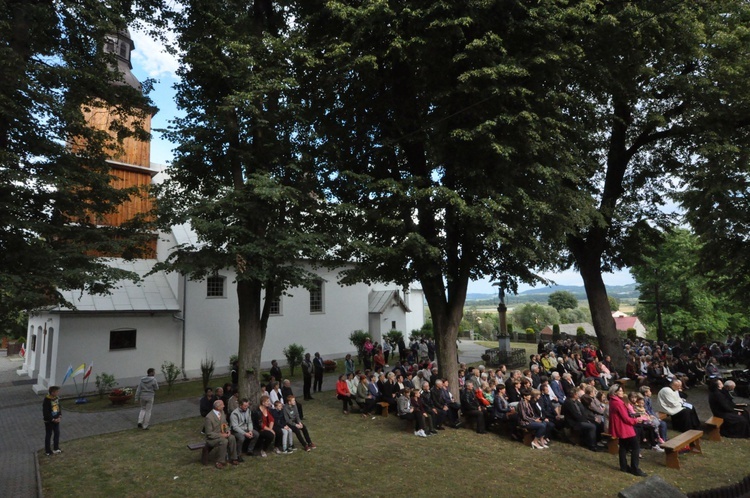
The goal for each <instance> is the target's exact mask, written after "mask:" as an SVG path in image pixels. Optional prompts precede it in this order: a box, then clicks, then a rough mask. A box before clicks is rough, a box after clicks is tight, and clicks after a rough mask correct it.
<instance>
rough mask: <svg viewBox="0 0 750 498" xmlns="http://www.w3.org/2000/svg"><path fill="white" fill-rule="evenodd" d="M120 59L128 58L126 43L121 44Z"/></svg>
mask: <svg viewBox="0 0 750 498" xmlns="http://www.w3.org/2000/svg"><path fill="white" fill-rule="evenodd" d="M120 57H122V58H123V59H127V58H128V46H127V44H126V43H125V42H124V41H121V42H120Z"/></svg>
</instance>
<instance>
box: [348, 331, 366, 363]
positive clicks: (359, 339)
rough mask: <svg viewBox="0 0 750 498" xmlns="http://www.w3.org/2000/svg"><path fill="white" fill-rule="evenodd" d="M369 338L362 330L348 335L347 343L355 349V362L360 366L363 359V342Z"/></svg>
mask: <svg viewBox="0 0 750 498" xmlns="http://www.w3.org/2000/svg"><path fill="white" fill-rule="evenodd" d="M369 337H370V334H368V333H367V332H365V331H364V330H355V331H354V332H352V333H351V334H349V342H351V343H352V346H354V347H355V348H357V361H358V362H359V364H360V365H361V364H362V361H363V360H364V358H365V341H366V340H367V339H368V338H369Z"/></svg>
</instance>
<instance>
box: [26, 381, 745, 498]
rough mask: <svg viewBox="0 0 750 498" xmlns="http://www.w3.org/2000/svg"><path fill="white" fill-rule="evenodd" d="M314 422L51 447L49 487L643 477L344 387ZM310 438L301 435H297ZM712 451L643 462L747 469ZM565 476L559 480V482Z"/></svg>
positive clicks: (188, 428)
mask: <svg viewBox="0 0 750 498" xmlns="http://www.w3.org/2000/svg"><path fill="white" fill-rule="evenodd" d="M304 408H305V423H306V424H307V425H308V427H309V429H310V434H311V436H312V438H313V441H314V442H315V443H316V444H317V445H318V449H316V450H313V451H312V452H311V453H305V452H303V451H297V452H295V453H294V454H292V455H280V456H277V455H273V454H270V455H269V457H268V458H257V457H256V458H246V462H245V463H243V464H241V465H240V466H238V467H236V468H232V467H227V468H226V469H224V470H216V469H214V468H213V467H212V466H202V465H201V464H200V462H199V459H200V453H199V452H197V451H189V450H188V449H187V448H186V444H188V443H191V442H197V441H200V440H201V435H200V434H199V433H198V432H197V430H196V427H197V425H198V424H199V418H198V417H192V418H189V419H185V420H182V421H179V422H172V423H167V424H160V425H154V426H151V428H150V430H149V431H148V432H144V431H139V430H137V429H131V430H126V431H122V432H119V433H114V434H108V435H104V436H96V437H90V438H85V439H79V440H75V441H71V442H67V443H66V444H65V445H64V447H63V448H64V453H62V454H61V455H58V456H55V457H52V458H48V457H45V456H44V455H43V454H41V456H40V457H39V460H40V472H41V476H42V486H43V492H44V496H45V497H48V498H50V497H67V496H71V497H78V496H88V497H108V496H117V497H151V496H159V497H179V498H184V497H186V496H188V497H192V496H211V495H215V494H216V493H221V494H225V493H231V494H234V492H232V491H231V490H237V491H236V493H238V494H243V495H244V494H247V495H250V496H259V495H263V496H295V497H298V496H361V495H364V494H366V495H367V496H368V497H369V496H389V497H391V496H397V495H398V496H430V497H436V496H437V497H441V496H478V495H479V496H487V495H498V494H502V495H504V496H511V497H523V496H538V495H539V494H540V493H543V492H545V490H547V491H548V492H550V493H553V494H555V495H556V496H564V497H567V496H578V497H587V496H596V497H601V496H615V495H616V494H617V492H618V491H619V490H621V489H623V488H625V487H628V486H630V485H632V484H634V483H636V482H638V481H639V480H640V479H638V478H636V477H633V476H631V475H629V474H625V473H622V472H619V471H618V470H617V468H618V464H617V456H616V455H609V454H607V453H591V452H589V451H587V450H584V449H583V448H580V447H574V446H571V445H568V444H565V443H559V442H555V443H554V444H553V446H552V447H551V448H550V449H549V450H544V451H538V450H532V449H530V448H528V447H526V446H523V445H522V444H520V443H517V442H513V441H511V440H510V439H509V438H508V437H507V436H506V435H505V434H500V435H498V434H492V433H490V434H487V435H483V436H481V435H478V434H476V433H475V432H473V431H471V430H468V429H460V430H452V429H448V430H446V431H442V432H440V434H438V435H437V436H434V437H431V438H428V439H422V438H417V437H415V436H414V435H413V434H412V432H411V430H408V429H409V428H410V427H411V426H410V425H409V426H407V423H406V422H404V421H402V420H399V419H398V418H397V417H394V416H392V415H391V416H389V417H387V418H383V417H377V418H376V419H375V420H372V419H370V418H368V419H363V418H362V417H360V416H359V415H358V414H351V415H349V416H345V415H342V414H341V411H340V405H339V402H338V401H337V400H336V399H335V398H334V394H333V393H332V392H328V393H323V394H319V395H316V399H315V401H309V402H305V405H304ZM297 444H299V443H297ZM702 446H703V451H704V455H685V456H681V457H680V463H681V465H682V469H681V470H673V469H668V468H666V467H665V466H664V455H663V454H661V453H656V452H653V451H649V450H643V454H644V458H643V459H642V463H641V467H642V468H643V470H644V471H645V472H647V473H649V474H658V475H660V476H661V477H662V478H664V479H665V480H666V481H667V482H670V483H672V484H674V485H676V486H677V487H679V488H680V489H681V490H682V491H683V492H689V491H696V490H702V489H707V488H713V487H718V486H723V485H726V484H730V483H733V482H737V481H739V480H740V479H742V478H743V477H744V476H745V474H746V473H747V462H748V461H750V441H748V440H729V439H725V440H724V441H723V442H721V443H715V442H709V441H703V443H702ZM553 482H554V483H555V484H554V488H550V486H551V485H552V484H551V483H553Z"/></svg>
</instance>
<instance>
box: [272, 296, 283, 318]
mask: <svg viewBox="0 0 750 498" xmlns="http://www.w3.org/2000/svg"><path fill="white" fill-rule="evenodd" d="M270 308H271V309H270V310H269V314H270V315H280V314H281V296H279V297H277V298H276V299H274V300H273V301H271V304H270Z"/></svg>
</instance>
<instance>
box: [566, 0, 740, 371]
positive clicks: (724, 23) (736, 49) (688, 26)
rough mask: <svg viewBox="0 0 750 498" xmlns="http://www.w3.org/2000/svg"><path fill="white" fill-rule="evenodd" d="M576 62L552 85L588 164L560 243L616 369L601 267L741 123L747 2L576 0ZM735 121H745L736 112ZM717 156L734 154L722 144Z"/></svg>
mask: <svg viewBox="0 0 750 498" xmlns="http://www.w3.org/2000/svg"><path fill="white" fill-rule="evenodd" d="M582 3H587V4H589V6H590V15H589V16H588V18H587V20H586V22H585V23H582V24H580V25H579V26H577V27H571V29H574V30H579V31H578V37H577V40H578V42H579V43H580V55H581V57H580V59H579V61H578V63H577V64H572V65H571V67H570V70H569V72H568V74H567V78H566V79H565V80H564V81H563V82H562V84H563V85H565V87H566V88H567V89H568V91H569V93H570V96H571V98H570V100H569V106H568V108H567V112H568V115H569V116H571V118H572V120H571V126H575V127H577V129H578V132H577V135H578V138H577V139H576V140H575V141H573V142H571V143H570V144H569V146H568V148H567V150H566V153H567V154H573V155H574V156H577V157H578V158H579V161H580V162H581V163H582V164H587V165H589V166H591V168H592V169H591V173H590V175H589V180H588V182H587V183H586V184H584V185H586V186H585V188H583V189H582V191H583V192H588V194H589V195H590V196H591V199H592V201H593V202H594V203H593V205H592V211H591V212H589V213H588V214H584V215H583V216H582V217H581V219H583V220H586V219H587V220H589V221H588V222H587V223H585V224H583V225H581V227H580V230H578V231H577V232H576V233H574V234H571V235H570V237H569V238H568V247H569V250H570V253H571V255H572V257H573V259H574V261H575V265H576V267H577V268H578V270H579V271H580V273H581V276H582V278H583V281H584V285H585V287H586V293H587V295H588V300H589V307H590V309H591V314H592V320H593V325H594V327H595V329H596V332H597V336H598V338H599V343H600V345H601V347H602V349H603V350H604V351H605V352H606V353H607V354H609V355H611V356H612V359H613V361H614V362H615V364H616V366H617V368H624V365H625V358H624V354H623V351H622V347H621V341H620V339H619V337H618V335H617V331H616V330H615V325H614V321H613V320H612V316H611V311H610V306H609V302H608V300H607V292H606V289H605V287H604V282H603V280H602V272H603V271H604V272H607V271H610V270H613V269H616V268H621V267H623V266H624V265H627V264H628V263H630V262H633V261H635V259H633V258H631V256H632V255H633V254H636V255H637V253H638V251H639V248H640V246H641V243H642V242H641V241H642V240H644V239H643V237H645V236H647V235H648V233H649V232H651V231H652V230H653V229H654V228H655V227H656V226H658V225H661V224H668V223H669V220H668V219H667V217H666V216H665V215H664V214H663V212H662V211H660V210H659V207H660V205H662V204H663V203H664V202H665V200H666V197H665V196H666V194H668V193H669V192H671V191H673V185H672V180H675V179H676V176H675V175H676V174H678V172H680V166H684V165H687V164H695V163H696V159H697V157H699V156H700V155H701V154H704V153H705V150H703V151H702V150H700V149H698V148H697V147H695V144H696V143H699V142H704V137H705V136H714V135H715V134H719V133H722V132H723V130H725V129H727V128H732V129H734V128H736V127H737V126H742V125H744V124H745V123H744V122H743V119H744V121H747V118H746V117H747V104H748V102H749V101H750V100H749V99H748V97H750V93H749V92H750V87H748V85H747V80H748V76H750V72H749V71H748V47H750V38H748V33H747V22H748V16H749V15H750V5H749V4H748V3H747V2H745V1H737V0H717V1H712V2H704V1H697V0H696V1H687V2H664V1H661V0H654V1H649V0H646V1H641V2H598V1H597V2H594V1H592V2H582ZM740 116H742V118H743V119H738V118H739V117H740ZM724 151H725V152H726V153H727V154H731V155H733V157H737V155H738V154H739V152H740V151H739V150H735V151H734V152H732V151H730V149H729V148H725V149H724Z"/></svg>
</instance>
